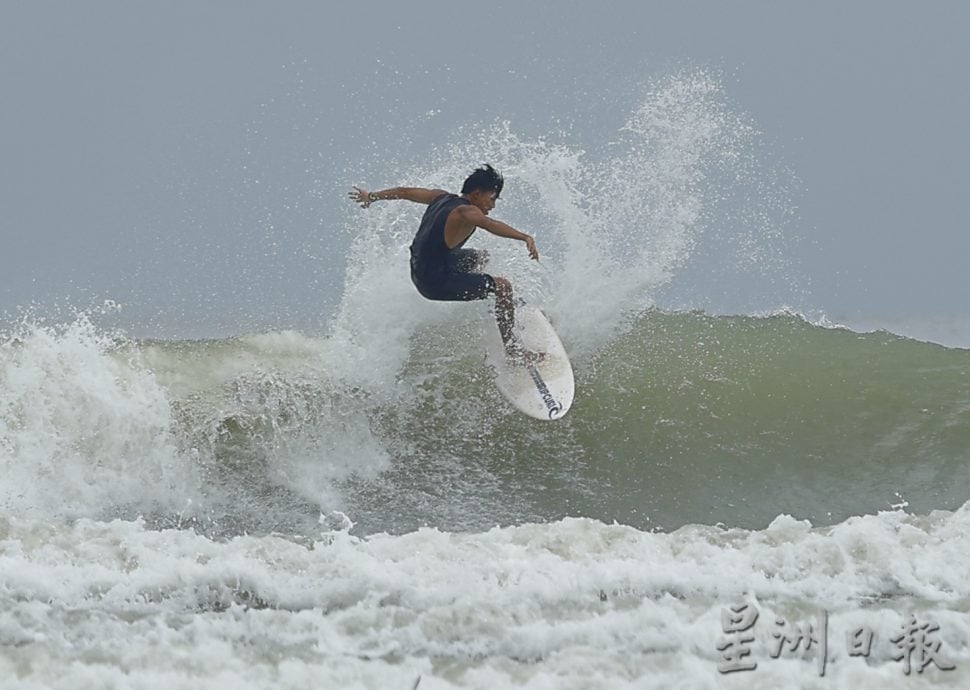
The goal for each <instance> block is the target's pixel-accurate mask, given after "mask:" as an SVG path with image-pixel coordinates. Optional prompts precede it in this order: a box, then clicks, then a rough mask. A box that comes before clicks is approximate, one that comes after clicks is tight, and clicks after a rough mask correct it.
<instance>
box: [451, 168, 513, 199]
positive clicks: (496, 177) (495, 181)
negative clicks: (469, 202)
mask: <svg viewBox="0 0 970 690" xmlns="http://www.w3.org/2000/svg"><path fill="white" fill-rule="evenodd" d="M504 184H505V180H504V179H502V174H501V173H500V172H499V171H498V170H496V169H495V168H493V167H492V166H491V165H489V164H488V163H486V164H485V165H483V166H482V167H480V168H476V169H475V172H473V173H472V174H471V175H469V176H468V179H467V180H465V184H463V185H462V186H461V193H462V194H469V193H471V192H477V191H478V190H482V191H485V192H495V198H496V199H498V197H499V195H500V194H501V193H502V186H503V185H504Z"/></svg>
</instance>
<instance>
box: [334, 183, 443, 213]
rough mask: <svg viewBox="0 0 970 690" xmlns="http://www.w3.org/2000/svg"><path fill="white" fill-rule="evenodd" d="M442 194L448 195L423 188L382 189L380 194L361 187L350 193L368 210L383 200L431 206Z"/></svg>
mask: <svg viewBox="0 0 970 690" xmlns="http://www.w3.org/2000/svg"><path fill="white" fill-rule="evenodd" d="M442 194H447V192H446V191H445V190H443V189H425V188H423V187H391V188H390V189H382V190H380V191H379V192H368V191H367V190H366V189H363V188H361V187H357V186H355V187H354V191H352V192H348V193H347V196H349V197H350V198H351V199H352V200H353V201H354V202H355V203H358V204H360V205H361V206H362V207H363V208H367V207H368V206H370V205H371V203H373V202H375V201H380V200H382V199H406V200H407V201H413V202H415V203H418V204H430V203H431V202H432V201H434V200H435V199H437V198H438V197H439V196H441V195H442Z"/></svg>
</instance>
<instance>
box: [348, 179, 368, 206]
mask: <svg viewBox="0 0 970 690" xmlns="http://www.w3.org/2000/svg"><path fill="white" fill-rule="evenodd" d="M347 196H349V197H350V198H351V200H352V201H353V202H354V203H355V204H360V206H361V208H367V207H368V206H370V195H369V194H368V193H367V190H366V189H361V188H360V187H358V186H356V185H354V191H352V192H347Z"/></svg>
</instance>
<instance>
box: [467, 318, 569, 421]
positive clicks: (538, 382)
mask: <svg viewBox="0 0 970 690" xmlns="http://www.w3.org/2000/svg"><path fill="white" fill-rule="evenodd" d="M515 333H516V337H518V338H519V342H520V343H522V346H523V347H525V348H526V349H527V350H532V351H533V352H544V353H545V354H546V356H545V357H544V358H543V360H542V361H541V362H539V363H538V364H534V365H530V366H524V365H521V364H514V363H512V362H510V361H509V359H508V357H506V354H505V345H504V344H503V343H502V336H501V334H500V333H499V330H498V324H496V323H495V320H494V319H491V324H486V325H485V363H486V365H487V366H488V367H489V369H490V370H491V371H492V374H493V375H494V377H495V386H496V388H498V390H499V392H500V393H501V394H502V395H503V396H505V399H506V400H508V401H509V403H510V404H511V405H512V407H514V408H515V409H517V410H519V411H520V412H522V413H524V414H527V415H529V416H530V417H533V418H534V419H542V420H552V419H559V418H560V417H562V416H563V415H565V414H566V412H568V411H569V408H570V406H571V405H572V404H573V396H574V394H575V392H576V387H575V382H574V380H573V367H572V364H570V363H569V357H567V356H566V349H565V348H564V347H563V346H562V341H561V340H559V336H558V335H556V331H555V330H554V329H553V327H552V324H550V323H549V320H548V319H547V318H546V316H545V314H543V313H542V311H541V310H540V309H538V308H537V307H532V306H521V307H517V308H516V310H515Z"/></svg>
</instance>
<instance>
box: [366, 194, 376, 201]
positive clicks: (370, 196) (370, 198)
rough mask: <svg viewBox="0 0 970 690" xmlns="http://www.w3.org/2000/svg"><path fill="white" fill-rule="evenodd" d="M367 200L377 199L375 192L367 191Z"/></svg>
mask: <svg viewBox="0 0 970 690" xmlns="http://www.w3.org/2000/svg"><path fill="white" fill-rule="evenodd" d="M367 201H370V202H374V201H377V192H367Z"/></svg>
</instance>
